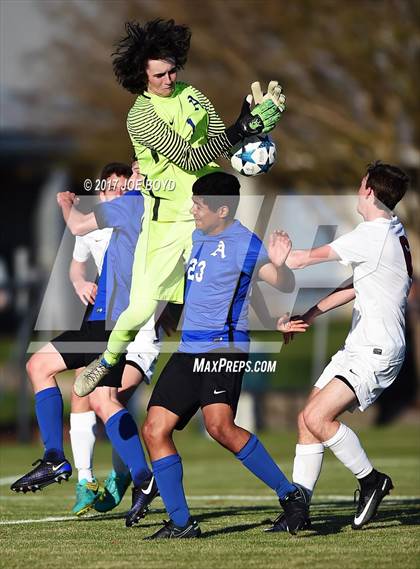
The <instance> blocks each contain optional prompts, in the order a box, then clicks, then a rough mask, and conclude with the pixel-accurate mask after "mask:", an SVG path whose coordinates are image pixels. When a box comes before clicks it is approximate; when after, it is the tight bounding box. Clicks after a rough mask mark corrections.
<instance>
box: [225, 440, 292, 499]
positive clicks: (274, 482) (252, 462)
mask: <svg viewBox="0 0 420 569" xmlns="http://www.w3.org/2000/svg"><path fill="white" fill-rule="evenodd" d="M235 456H236V458H238V459H239V460H240V461H241V462H242V464H243V465H244V466H246V467H247V468H248V470H250V471H251V472H252V474H255V476H257V477H258V478H259V479H260V480H262V481H263V482H264V483H265V484H267V486H270V488H272V489H273V490H274V491H275V492H276V493H277V496H278V497H279V498H280V499H282V498H284V497H285V496H286V494H288V493H289V492H293V491H294V490H296V486H294V485H293V484H291V483H290V482H289V481H288V479H287V478H286V476H285V475H284V474H283V472H282V471H281V470H280V468H279V467H278V466H277V464H276V463H275V462H274V460H273V459H272V458H271V456H270V455H269V454H268V452H267V451H266V449H265V448H264V446H263V444H262V443H261V442H260V441H259V440H258V438H257V437H256V436H255V435H251V438H250V439H249V441H248V442H247V443H246V445H245V446H244V447H243V448H241V450H240V451H239V452H238V453H237V454H236V455H235Z"/></svg>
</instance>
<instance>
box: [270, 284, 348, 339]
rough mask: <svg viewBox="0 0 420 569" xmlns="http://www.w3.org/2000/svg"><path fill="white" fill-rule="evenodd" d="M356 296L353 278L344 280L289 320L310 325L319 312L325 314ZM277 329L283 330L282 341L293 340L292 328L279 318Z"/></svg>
mask: <svg viewBox="0 0 420 569" xmlns="http://www.w3.org/2000/svg"><path fill="white" fill-rule="evenodd" d="M355 297H356V293H355V290H354V287H353V279H351V280H350V281H346V282H345V283H343V284H342V285H341V286H340V287H339V288H336V289H335V290H334V291H333V292H331V293H330V294H329V295H327V296H325V297H324V298H322V299H321V300H320V301H319V302H318V303H317V304H315V305H314V306H312V307H311V308H310V309H309V310H307V311H306V312H305V314H303V315H302V316H292V318H291V319H290V321H291V322H292V321H295V320H296V321H297V322H301V321H302V320H303V321H304V322H306V324H307V325H308V326H310V325H311V324H312V323H313V321H314V320H315V318H317V317H318V316H320V315H321V314H325V313H326V312H329V311H330V310H333V309H334V308H338V307H339V306H343V305H344V304H347V303H348V302H351V301H352V300H354V299H355ZM277 330H278V331H279V332H283V338H284V343H285V344H288V343H289V342H291V341H292V340H293V330H290V329H287V327H286V326H285V321H284V319H282V318H279V320H278V321H277Z"/></svg>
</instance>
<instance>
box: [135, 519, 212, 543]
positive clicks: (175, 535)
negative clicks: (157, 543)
mask: <svg viewBox="0 0 420 569" xmlns="http://www.w3.org/2000/svg"><path fill="white" fill-rule="evenodd" d="M200 536H201V529H200V527H199V525H198V522H197V521H196V520H193V519H192V518H190V519H189V520H188V522H187V525H186V526H184V527H179V526H177V525H175V524H174V522H173V521H172V520H170V521H169V522H167V521H165V520H163V527H162V528H160V530H158V531H157V532H156V533H154V534H153V535H151V536H149V537H145V538H144V539H145V540H150V539H190V538H194V537H200Z"/></svg>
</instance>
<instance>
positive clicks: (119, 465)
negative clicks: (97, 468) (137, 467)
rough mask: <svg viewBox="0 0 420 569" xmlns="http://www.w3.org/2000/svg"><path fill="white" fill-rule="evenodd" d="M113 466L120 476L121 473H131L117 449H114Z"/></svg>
mask: <svg viewBox="0 0 420 569" xmlns="http://www.w3.org/2000/svg"><path fill="white" fill-rule="evenodd" d="M112 468H113V469H114V470H115V472H116V474H118V475H119V476H121V475H123V476H127V474H130V470H129V468H128V467H127V465H126V464H125V463H124V462H123V461H122V460H121V458H120V455H119V454H118V453H117V451H116V450H115V449H112Z"/></svg>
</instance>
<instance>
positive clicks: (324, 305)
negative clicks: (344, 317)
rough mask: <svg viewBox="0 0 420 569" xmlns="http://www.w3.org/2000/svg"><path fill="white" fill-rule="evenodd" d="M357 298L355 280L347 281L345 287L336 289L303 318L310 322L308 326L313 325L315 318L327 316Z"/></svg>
mask: <svg viewBox="0 0 420 569" xmlns="http://www.w3.org/2000/svg"><path fill="white" fill-rule="evenodd" d="M355 298H356V293H355V290H354V286H353V279H351V280H350V281H346V282H345V283H344V284H343V285H341V286H340V287H338V288H336V289H335V290H334V291H333V292H331V293H330V294H329V295H327V296H325V297H324V298H322V299H321V300H320V301H319V302H318V303H317V304H315V305H314V306H312V308H310V309H309V310H308V311H307V312H305V314H304V315H303V317H302V318H303V319H304V320H305V321H306V322H308V324H312V322H313V321H314V320H315V318H317V317H318V316H320V315H321V314H325V313H326V312H329V311H330V310H333V309H334V308H338V307H339V306H343V305H344V304H347V303H348V302H351V301H352V300H354V299H355Z"/></svg>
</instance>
